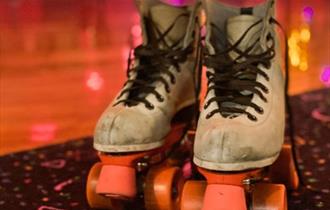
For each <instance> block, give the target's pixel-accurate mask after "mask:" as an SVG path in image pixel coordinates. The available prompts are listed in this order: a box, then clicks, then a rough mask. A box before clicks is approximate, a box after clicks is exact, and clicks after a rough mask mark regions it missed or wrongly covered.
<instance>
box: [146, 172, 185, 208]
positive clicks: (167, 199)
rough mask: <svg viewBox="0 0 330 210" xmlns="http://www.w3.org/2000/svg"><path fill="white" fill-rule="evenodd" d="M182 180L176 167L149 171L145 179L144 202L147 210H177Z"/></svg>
mask: <svg viewBox="0 0 330 210" xmlns="http://www.w3.org/2000/svg"><path fill="white" fill-rule="evenodd" d="M183 184H184V180H183V176H182V172H181V170H180V169H179V168H178V167H158V168H154V169H151V170H150V171H149V172H148V174H147V177H146V183H145V189H144V202H145V207H146V209H147V210H177V209H179V201H180V194H181V192H182V188H183Z"/></svg>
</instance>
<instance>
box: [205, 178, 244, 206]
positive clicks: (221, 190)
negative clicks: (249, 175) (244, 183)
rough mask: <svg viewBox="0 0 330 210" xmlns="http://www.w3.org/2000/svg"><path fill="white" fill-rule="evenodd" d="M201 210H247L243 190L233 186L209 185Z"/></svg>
mask: <svg viewBox="0 0 330 210" xmlns="http://www.w3.org/2000/svg"><path fill="white" fill-rule="evenodd" d="M202 210H247V207H246V201H245V192H244V189H243V188H242V187H240V186H235V185H224V184H209V185H207V187H206V190H205V194H204V202H203V208H202Z"/></svg>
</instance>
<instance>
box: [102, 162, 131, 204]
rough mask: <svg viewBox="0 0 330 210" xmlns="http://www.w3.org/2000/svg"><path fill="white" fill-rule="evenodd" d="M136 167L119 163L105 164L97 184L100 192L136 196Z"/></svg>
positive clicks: (120, 195) (129, 196) (108, 194)
mask: <svg viewBox="0 0 330 210" xmlns="http://www.w3.org/2000/svg"><path fill="white" fill-rule="evenodd" d="M136 191H137V190H136V177H135V169H134V168H132V167H127V166H119V165H103V166H102V169H101V172H100V177H99V181H98V183H97V186H96V192H97V193H98V194H105V195H107V196H113V197H117V198H126V199H130V198H134V197H135V195H136Z"/></svg>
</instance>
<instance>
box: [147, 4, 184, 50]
mask: <svg viewBox="0 0 330 210" xmlns="http://www.w3.org/2000/svg"><path fill="white" fill-rule="evenodd" d="M185 14H186V16H184V15H185ZM179 16H181V17H179ZM149 17H150V19H151V21H152V22H153V24H154V25H155V27H151V30H149V31H148V32H147V33H148V39H149V42H150V43H151V44H152V45H154V46H157V47H159V48H161V49H162V48H165V49H166V48H167V46H166V45H165V44H164V43H163V42H159V43H157V42H156V40H157V39H158V38H159V36H160V35H159V33H161V34H163V33H165V32H166V30H168V28H169V27H171V25H173V28H172V29H171V30H170V31H169V32H168V33H167V35H166V36H165V37H164V40H165V41H166V43H167V44H169V45H172V44H174V43H176V42H179V46H180V45H182V43H183V37H184V35H185V33H186V28H187V24H188V21H189V16H188V12H187V9H186V8H185V7H173V6H169V5H166V4H157V5H155V6H153V7H151V8H150V14H149ZM181 40H182V41H181Z"/></svg>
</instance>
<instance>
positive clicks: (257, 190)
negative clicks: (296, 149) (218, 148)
mask: <svg viewBox="0 0 330 210" xmlns="http://www.w3.org/2000/svg"><path fill="white" fill-rule="evenodd" d="M197 170H198V171H199V173H200V174H201V175H202V176H203V177H204V179H202V180H192V181H191V180H189V181H187V182H186V183H185V185H184V187H183V191H182V195H181V203H180V210H233V209H235V210H248V209H253V210H259V209H272V210H287V197H286V189H290V190H294V189H297V188H298V185H299V179H298V175H297V171H296V168H295V165H294V161H293V156H292V151H291V145H289V144H284V145H283V147H282V150H281V153H280V155H279V157H278V159H277V160H276V161H275V163H274V164H273V165H271V166H270V167H268V168H264V169H256V170H249V171H243V172H232V173H228V172H215V171H210V170H206V169H203V168H199V167H197Z"/></svg>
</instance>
